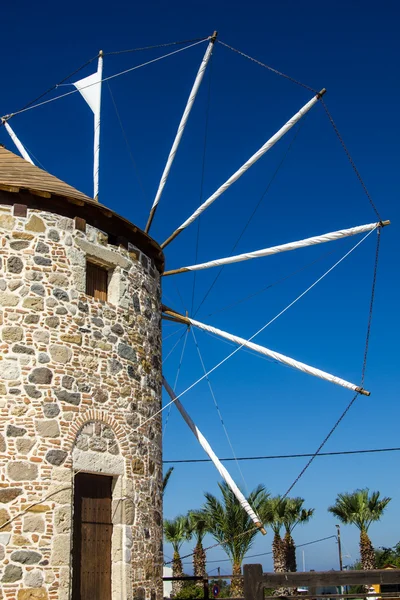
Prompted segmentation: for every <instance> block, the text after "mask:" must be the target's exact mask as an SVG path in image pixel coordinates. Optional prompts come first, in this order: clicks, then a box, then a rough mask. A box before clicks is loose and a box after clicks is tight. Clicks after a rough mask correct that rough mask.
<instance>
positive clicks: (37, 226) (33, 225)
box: [25, 215, 46, 233]
mask: <svg viewBox="0 0 400 600" xmlns="http://www.w3.org/2000/svg"><path fill="white" fill-rule="evenodd" d="M25 229H26V230H27V231H35V232H36V233H43V232H44V231H46V225H45V224H44V221H43V220H42V219H40V218H39V217H37V216H36V215H32V216H31V218H30V219H29V221H28V223H27V224H26V225H25Z"/></svg>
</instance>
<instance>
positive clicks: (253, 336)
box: [133, 229, 375, 433]
mask: <svg viewBox="0 0 400 600" xmlns="http://www.w3.org/2000/svg"><path fill="white" fill-rule="evenodd" d="M373 231H375V229H372V230H371V231H369V232H368V233H367V234H366V235H365V236H364V237H363V238H362V239H361V240H360V241H359V242H357V244H355V245H354V246H353V247H352V248H351V249H350V250H349V251H348V252H346V254H345V255H344V256H342V258H340V259H339V260H338V261H337V262H336V263H335V264H334V265H333V266H332V267H330V269H328V271H326V272H325V273H324V274H323V275H321V277H319V278H318V279H317V280H316V281H314V283H313V284H311V285H310V286H309V287H308V288H307V289H306V290H305V291H304V292H302V294H300V295H299V296H297V298H296V299H295V300H293V301H292V302H291V303H290V304H289V305H288V306H286V308H284V309H283V310H281V311H280V312H279V313H278V314H277V315H275V317H273V318H272V319H271V320H270V321H268V322H267V323H266V324H265V325H263V326H262V327H261V328H260V329H259V330H258V331H256V332H255V333H254V334H253V335H252V336H251V337H250V338H249V339H248V340H246V342H251V340H253V339H254V338H255V337H256V336H257V335H259V334H260V333H261V332H262V331H264V329H266V328H267V327H269V325H271V324H272V323H273V322H274V321H276V320H277V319H278V318H279V317H280V316H281V315H283V314H284V313H285V312H286V311H287V310H289V308H290V307H292V306H293V305H294V304H296V302H298V301H299V300H300V299H301V298H302V297H303V296H304V295H305V294H307V293H308V292H309V291H310V290H311V289H312V288H313V287H314V286H316V285H317V283H319V282H320V281H322V280H323V279H324V278H325V277H326V276H327V275H328V274H329V273H330V272H331V271H332V270H333V269H335V268H336V267H337V266H338V265H339V264H340V263H341V262H342V261H343V260H344V259H345V258H347V257H348V256H349V255H350V254H351V253H352V252H354V250H355V249H356V248H358V246H360V244H362V243H363V242H364V241H365V240H366V239H367V238H368V237H369V236H370V235H371V233H372V232H373ZM243 346H244V344H241V345H239V346H237V348H235V350H233V352H231V353H230V354H228V356H225V358H223V359H222V360H221V361H220V362H219V363H217V364H216V365H215V366H214V367H213V368H212V369H210V370H209V371H207V373H206V374H205V375H203V376H202V377H199V379H197V380H196V381H194V382H193V383H192V384H191V385H190V386H189V387H187V388H186V390H184V391H183V392H181V393H180V394H179V395H178V396H177V397H176V398H175V400H178V399H179V398H181V397H182V396H183V395H184V394H186V393H187V392H189V391H190V390H191V389H193V388H194V387H195V386H196V385H197V384H199V383H200V382H201V381H203V379H205V378H206V376H208V375H211V373H213V372H214V371H216V370H217V369H218V368H219V367H220V366H221V365H223V364H224V363H225V362H226V361H228V360H229V359H230V358H231V357H232V356H234V355H235V354H236V353H237V352H239V350H241V349H242V348H243ZM361 385H362V382H361ZM175 400H171V401H170V402H169V403H168V404H166V405H165V406H163V407H162V408H161V409H160V410H159V411H158V412H156V413H154V415H152V416H151V417H149V418H148V419H146V420H145V421H143V423H142V424H141V425H139V426H138V427H137V428H136V429H134V430H133V433H134V432H136V431H138V430H139V429H140V428H141V427H143V425H145V424H146V423H147V422H148V421H151V420H152V419H154V418H155V417H156V416H157V415H158V414H160V413H161V412H162V411H163V410H165V409H166V408H167V407H168V406H169V405H170V404H173V403H174V401H175Z"/></svg>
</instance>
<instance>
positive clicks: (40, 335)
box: [33, 329, 50, 344]
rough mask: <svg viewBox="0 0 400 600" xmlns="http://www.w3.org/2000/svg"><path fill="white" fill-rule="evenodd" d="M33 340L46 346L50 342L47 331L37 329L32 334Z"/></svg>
mask: <svg viewBox="0 0 400 600" xmlns="http://www.w3.org/2000/svg"><path fill="white" fill-rule="evenodd" d="M33 339H34V341H35V342H36V343H37V344H48V343H49V340H50V333H49V332H48V331H47V329H37V330H36V331H34V333H33Z"/></svg>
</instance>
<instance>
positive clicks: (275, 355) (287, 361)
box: [185, 317, 370, 396]
mask: <svg viewBox="0 0 400 600" xmlns="http://www.w3.org/2000/svg"><path fill="white" fill-rule="evenodd" d="M185 321H186V322H187V323H190V324H191V325H194V326H195V327H198V328H199V329H203V330H204V331H208V332H209V333H213V334H214V335H218V336H220V337H222V338H225V339H226V340H229V341H231V342H234V343H235V344H238V345H239V346H244V347H246V348H249V349H250V350H254V351H255V352H259V353H260V354H264V356H268V357H269V358H272V359H273V360H276V361H278V362H280V363H283V364H284V365H287V366H289V367H293V368H294V369H298V370H299V371H303V373H308V375H314V377H319V378H320V379H325V381H330V382H331V383H335V384H336V385H340V386H342V387H344V388H347V389H348V390H352V391H353V392H359V393H360V394H364V395H365V396H369V395H370V392H367V391H366V390H364V389H363V388H361V387H360V386H358V385H356V384H354V383H350V382H349V381H346V380H345V379H341V378H340V377H336V376H335V375H331V374H330V373H326V372H325V371H321V370H320V369H316V368H315V367H311V366H310V365H307V364H306V363H303V362H300V361H298V360H294V359H293V358H290V357H289V356H285V355H284V354H280V353H279V352H275V351H274V350H270V349H269V348H265V346H260V345H259V344H255V343H254V342H250V341H248V340H245V339H244V338H241V337H239V336H237V335H232V334H231V333H227V332H226V331H222V330H221V329H217V328H216V327H211V325H205V324H204V323H201V322H200V321H196V320H195V319H191V318H189V317H185Z"/></svg>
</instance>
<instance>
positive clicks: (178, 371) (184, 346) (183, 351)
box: [163, 329, 189, 437]
mask: <svg viewBox="0 0 400 600" xmlns="http://www.w3.org/2000/svg"><path fill="white" fill-rule="evenodd" d="M185 333H186V335H185V340H184V342H183V347H182V352H181V357H180V360H179V365H178V370H177V372H176V376H175V382H174V388H173V389H174V392H175V390H176V386H177V385H178V379H179V375H180V372H181V367H182V362H183V355H184V354H185V348H186V342H187V338H188V333H189V329H186V331H185ZM181 339H182V338H181ZM179 341H180V340H179ZM171 408H172V406H171V405H170V406H169V408H168V412H167V416H166V418H165V425H164V431H163V437H164V436H165V431H166V429H167V425H168V421H169V416H170V414H171Z"/></svg>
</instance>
